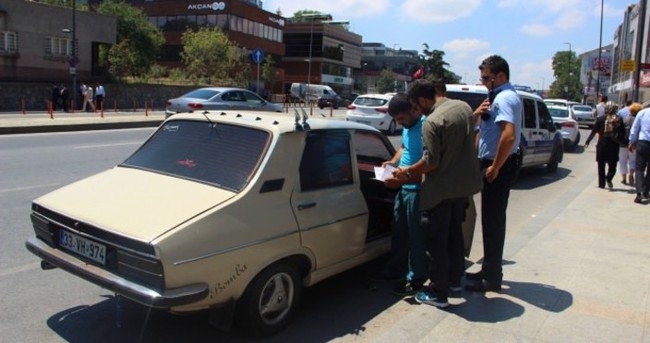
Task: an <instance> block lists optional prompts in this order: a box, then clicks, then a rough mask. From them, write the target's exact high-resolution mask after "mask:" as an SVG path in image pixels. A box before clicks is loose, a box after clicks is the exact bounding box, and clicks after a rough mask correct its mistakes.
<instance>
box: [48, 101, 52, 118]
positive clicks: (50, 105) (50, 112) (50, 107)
mask: <svg viewBox="0 0 650 343" xmlns="http://www.w3.org/2000/svg"><path fill="white" fill-rule="evenodd" d="M47 113H49V115H50V119H54V110H53V105H52V102H51V101H48V102H47Z"/></svg>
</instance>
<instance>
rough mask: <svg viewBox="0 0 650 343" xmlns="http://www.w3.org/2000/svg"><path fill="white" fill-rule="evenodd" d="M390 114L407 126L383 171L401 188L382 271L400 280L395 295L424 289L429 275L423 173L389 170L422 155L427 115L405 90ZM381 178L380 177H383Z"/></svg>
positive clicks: (389, 183) (391, 105) (391, 185)
mask: <svg viewBox="0 0 650 343" xmlns="http://www.w3.org/2000/svg"><path fill="white" fill-rule="evenodd" d="M388 113H389V114H390V116H391V117H393V119H395V121H396V122H397V123H399V124H400V125H402V126H403V127H404V129H403V130H402V146H401V147H400V148H399V149H398V150H397V152H396V153H395V156H393V158H392V159H391V160H390V161H385V162H384V163H383V164H382V167H383V168H385V171H386V172H383V173H382V171H381V170H380V171H379V173H381V174H380V175H383V176H384V177H385V176H386V175H389V176H388V177H387V178H384V177H382V178H384V184H385V185H386V187H389V188H392V189H399V192H397V195H396V196H395V207H394V210H393V237H392V248H391V256H390V259H389V261H388V263H387V265H386V267H385V268H384V271H382V272H381V274H382V276H383V277H384V278H389V279H398V278H399V279H401V280H400V283H399V284H398V285H397V286H396V287H395V288H394V289H393V294H395V295H399V296H406V295H412V294H415V292H417V291H419V290H420V289H422V286H423V285H424V282H425V281H426V280H427V278H428V276H427V274H428V268H429V267H428V261H427V257H426V253H425V245H424V239H423V237H422V232H421V229H420V221H421V216H420V213H421V212H420V208H419V206H420V180H421V178H420V175H418V176H416V177H410V176H409V177H407V178H404V177H402V178H401V179H397V178H395V177H394V176H392V175H391V174H392V173H390V170H395V168H394V167H396V166H397V167H399V168H406V167H409V166H410V165H412V164H414V163H415V162H417V161H419V160H420V159H421V158H422V123H423V122H424V120H425V119H426V117H425V116H424V115H422V114H421V113H420V112H418V111H417V110H415V109H414V108H413V106H412V105H411V102H410V101H409V99H408V97H407V96H406V94H404V93H398V94H396V95H395V96H394V97H393V98H392V99H391V101H390V102H389V103H388ZM382 178H380V177H378V179H382Z"/></svg>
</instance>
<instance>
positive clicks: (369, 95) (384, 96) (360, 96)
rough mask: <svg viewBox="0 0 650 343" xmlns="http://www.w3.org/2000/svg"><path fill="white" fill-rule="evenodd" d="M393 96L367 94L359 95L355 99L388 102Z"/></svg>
mask: <svg viewBox="0 0 650 343" xmlns="http://www.w3.org/2000/svg"><path fill="white" fill-rule="evenodd" d="M393 96H394V94H388V93H387V94H378V93H368V94H361V95H359V96H358V97H357V98H379V99H386V100H390V99H391V98H392V97H393Z"/></svg>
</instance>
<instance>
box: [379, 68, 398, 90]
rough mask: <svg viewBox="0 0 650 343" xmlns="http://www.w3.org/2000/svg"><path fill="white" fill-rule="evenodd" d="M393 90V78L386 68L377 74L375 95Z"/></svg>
mask: <svg viewBox="0 0 650 343" xmlns="http://www.w3.org/2000/svg"><path fill="white" fill-rule="evenodd" d="M394 89H395V76H393V72H392V71H391V70H390V69H388V68H386V69H384V70H382V71H381V73H379V78H377V93H388V92H392V91H393V90H394Z"/></svg>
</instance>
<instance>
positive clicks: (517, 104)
mask: <svg viewBox="0 0 650 343" xmlns="http://www.w3.org/2000/svg"><path fill="white" fill-rule="evenodd" d="M494 92H495V93H496V96H495V97H494V101H493V102H492V104H490V118H489V119H483V120H481V139H480V142H479V149H478V157H479V158H485V159H489V160H494V158H495V156H496V155H497V149H498V147H499V139H500V137H501V128H500V127H499V124H498V123H499V122H501V121H506V122H508V123H512V124H514V125H515V144H513V146H512V151H511V153H512V154H514V153H515V152H516V151H517V147H518V146H519V141H520V139H521V120H522V116H523V104H522V103H521V98H519V95H517V92H516V91H515V89H514V87H512V85H511V84H510V83H505V84H503V85H501V86H499V87H497V88H495V89H494Z"/></svg>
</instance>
